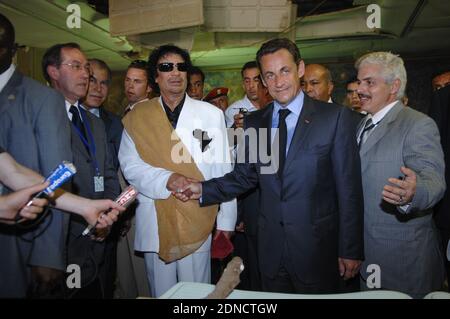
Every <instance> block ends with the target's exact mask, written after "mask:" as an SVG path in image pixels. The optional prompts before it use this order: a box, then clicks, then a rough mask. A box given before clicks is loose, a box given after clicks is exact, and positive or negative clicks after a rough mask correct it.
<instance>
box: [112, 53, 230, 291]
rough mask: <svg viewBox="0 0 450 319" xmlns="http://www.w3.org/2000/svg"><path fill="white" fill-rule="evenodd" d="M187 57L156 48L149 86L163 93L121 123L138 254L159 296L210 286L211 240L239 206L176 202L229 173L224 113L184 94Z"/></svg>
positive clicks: (224, 228) (123, 163) (227, 224)
mask: <svg viewBox="0 0 450 319" xmlns="http://www.w3.org/2000/svg"><path fill="white" fill-rule="evenodd" d="M190 67H191V60H190V57H189V54H188V53H187V52H186V51H185V50H183V49H180V48H178V47H176V46H172V45H164V46H161V47H159V48H157V49H155V50H154V51H153V52H152V53H151V55H150V57H149V61H148V72H149V80H150V84H151V86H152V88H153V90H154V91H156V92H158V93H160V94H161V97H160V98H154V99H152V100H150V101H148V102H144V103H139V104H138V105H136V106H135V108H134V109H133V111H132V112H130V113H128V114H127V115H126V116H125V118H124V120H123V123H124V128H125V130H124V132H123V136H122V142H121V145H120V150H119V161H120V165H121V168H122V171H123V174H124V176H125V178H126V179H127V180H128V181H129V182H130V184H132V185H133V186H135V187H136V188H137V189H138V191H139V195H138V200H139V204H138V207H137V209H136V227H137V229H136V237H135V247H134V248H135V250H137V251H139V252H143V253H144V258H145V263H146V270H147V278H148V281H149V286H150V289H151V292H152V295H153V296H154V297H159V296H161V295H162V294H163V293H164V292H166V291H167V290H168V289H169V288H171V287H172V286H173V285H175V284H176V283H177V282H178V281H189V282H204V283H209V282H210V277H211V269H210V249H211V233H212V231H213V228H214V222H215V221H216V216H217V232H216V235H215V236H219V235H220V234H221V233H223V234H224V235H225V236H227V237H229V236H230V232H231V231H233V230H234V226H235V222H236V201H235V200H231V201H229V202H226V203H223V204H222V205H221V206H220V209H219V208H218V206H213V207H211V208H200V207H199V205H198V203H197V202H195V201H191V202H188V203H182V202H180V201H177V200H176V199H175V198H174V197H173V196H171V194H174V193H175V192H177V191H178V190H179V189H181V188H182V187H183V186H185V185H186V184H187V183H188V181H187V180H186V179H185V178H184V177H182V176H181V175H180V174H183V175H185V176H189V177H191V178H194V179H196V180H203V179H205V178H206V179H209V178H213V177H218V176H222V175H223V174H224V173H226V172H229V171H231V163H230V156H229V152H228V149H227V146H228V141H227V134H226V128H225V119H224V115H223V112H222V111H220V110H219V109H217V108H215V107H213V106H212V105H210V104H209V103H206V102H202V101H198V100H195V99H192V98H190V97H189V96H188V95H187V94H186V87H187V83H188V78H187V71H188V70H189V69H190Z"/></svg>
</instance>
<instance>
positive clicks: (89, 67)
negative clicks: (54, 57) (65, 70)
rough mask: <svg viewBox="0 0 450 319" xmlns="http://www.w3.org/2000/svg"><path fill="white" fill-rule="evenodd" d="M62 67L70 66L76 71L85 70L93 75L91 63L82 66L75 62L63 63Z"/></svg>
mask: <svg viewBox="0 0 450 319" xmlns="http://www.w3.org/2000/svg"><path fill="white" fill-rule="evenodd" d="M61 65H68V66H70V68H71V69H72V70H74V71H81V70H82V69H84V70H85V71H86V72H87V73H91V66H90V64H89V63H86V64H85V65H82V64H81V63H79V62H73V63H61Z"/></svg>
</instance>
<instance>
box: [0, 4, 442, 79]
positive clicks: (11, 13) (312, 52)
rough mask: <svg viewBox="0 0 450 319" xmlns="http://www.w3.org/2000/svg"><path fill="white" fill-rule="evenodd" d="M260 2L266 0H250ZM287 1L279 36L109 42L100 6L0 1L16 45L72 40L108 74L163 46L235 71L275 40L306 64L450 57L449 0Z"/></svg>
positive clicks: (208, 34)
mask: <svg viewBox="0 0 450 319" xmlns="http://www.w3.org/2000/svg"><path fill="white" fill-rule="evenodd" d="M147 1H148V0H147ZM167 1H170V0H167ZM196 1H202V0H196ZM203 1H210V2H211V1H215V2H216V3H218V2H220V1H221V0H203ZM223 1H224V2H226V1H231V0H223ZM233 1H236V0H233ZM258 1H261V2H259V3H262V2H263V1H266V2H267V1H268V0H253V2H255V3H256V2H258ZM277 1H278V2H283V0H281V1H280V0H277ZM131 2H137V0H130V3H131ZM71 3H75V4H78V5H79V6H80V8H81V28H79V29H77V28H72V29H71V28H68V27H67V25H66V20H67V17H68V15H69V14H70V13H68V12H66V8H67V6H68V5H69V4H71ZM226 3H229V2H226ZM292 3H293V4H295V5H297V7H296V10H295V12H296V13H295V17H294V18H293V23H291V25H290V26H289V27H288V28H286V29H285V30H284V32H283V33H276V32H222V31H220V32H213V31H210V30H208V28H207V27H205V26H202V25H199V26H194V27H186V28H181V29H174V30H164V31H156V32H152V33H144V34H134V35H128V36H124V35H123V36H111V35H110V21H109V18H108V1H106V0H100V1H95V0H89V1H87V0H86V1H68V0H27V1H17V0H0V11H1V12H2V14H5V15H6V16H7V17H9V18H10V19H11V21H12V22H13V24H14V26H15V28H16V40H17V42H18V43H19V44H20V45H25V46H29V47H37V48H47V47H49V46H51V45H53V44H55V43H60V42H78V43H79V44H80V45H81V46H82V48H83V50H84V51H85V52H86V53H87V55H88V56H89V57H96V58H100V59H103V60H105V61H107V62H108V64H109V65H110V66H111V67H112V68H113V69H114V70H123V69H125V68H126V66H127V65H128V63H129V62H130V60H132V59H135V58H144V59H145V58H146V57H147V56H148V53H149V52H150V51H151V49H152V48H154V47H155V46H157V45H160V44H165V43H169V42H171V43H175V44H177V45H180V46H182V47H185V48H190V51H191V56H192V59H193V61H194V64H196V65H198V66H200V67H202V68H204V69H205V70H207V71H208V70H209V71H212V70H223V69H234V68H240V66H241V65H242V64H243V63H245V62H247V61H248V60H252V59H254V57H255V53H256V51H257V49H258V47H259V46H260V45H261V43H263V42H264V41H266V40H267V39H270V38H273V37H276V36H288V37H290V38H292V39H295V41H296V43H297V45H298V46H299V48H300V50H301V52H302V56H303V57H304V58H305V59H306V60H307V62H309V61H316V62H340V61H353V60H354V59H355V57H357V56H359V55H361V54H362V53H364V52H367V51H373V50H389V51H392V52H396V53H400V54H402V55H403V56H406V57H408V58H449V57H450V41H449V39H450V1H441V0H348V1H344V0H343V1H335V0H328V1H327V0H295V1H292ZM370 4H377V5H378V6H379V7H380V9H381V11H380V21H381V27H380V28H373V29H370V28H369V27H368V25H367V20H368V19H370V15H371V14H372V12H367V8H368V6H369V5H370Z"/></svg>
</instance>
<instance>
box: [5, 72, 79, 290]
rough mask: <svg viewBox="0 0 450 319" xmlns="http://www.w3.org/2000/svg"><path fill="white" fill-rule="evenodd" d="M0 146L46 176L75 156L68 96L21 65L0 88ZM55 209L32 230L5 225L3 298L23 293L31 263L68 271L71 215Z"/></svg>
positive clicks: (17, 159)
mask: <svg viewBox="0 0 450 319" xmlns="http://www.w3.org/2000/svg"><path fill="white" fill-rule="evenodd" d="M0 146H2V147H3V148H4V149H5V150H6V151H8V152H9V153H10V154H11V155H12V156H13V157H14V158H15V160H16V161H17V162H19V163H20V164H22V165H24V166H26V167H29V168H31V169H33V170H35V171H37V172H39V173H40V174H42V175H44V176H46V175H48V173H49V172H50V171H52V170H53V169H54V168H55V167H56V166H57V165H58V164H60V163H61V161H63V160H68V161H72V151H71V149H70V127H69V121H68V118H67V115H66V111H65V110H64V99H63V97H62V96H61V95H60V94H59V93H57V92H56V91H54V90H51V89H50V88H47V87H45V86H43V85H42V84H39V83H38V82H36V81H34V80H32V79H30V78H27V77H24V76H23V75H22V74H20V72H18V71H17V70H16V71H15V72H14V74H13V76H12V77H11V79H10V80H9V81H8V83H7V84H6V86H5V87H4V88H3V90H2V91H1V92H0ZM52 212H53V213H52V214H49V215H48V216H47V218H46V219H45V220H44V221H43V222H42V223H41V224H40V225H39V227H37V228H35V229H33V230H30V231H25V232H24V231H19V230H17V229H14V228H13V227H10V226H2V227H0V260H1V262H0V297H3V296H7V297H23V296H24V294H25V291H26V288H27V285H28V278H27V277H28V276H27V273H28V269H27V266H28V265H38V266H46V267H50V268H56V269H64V270H65V260H64V256H65V255H64V252H65V239H66V236H67V221H68V216H67V214H64V213H61V212H59V211H57V210H52Z"/></svg>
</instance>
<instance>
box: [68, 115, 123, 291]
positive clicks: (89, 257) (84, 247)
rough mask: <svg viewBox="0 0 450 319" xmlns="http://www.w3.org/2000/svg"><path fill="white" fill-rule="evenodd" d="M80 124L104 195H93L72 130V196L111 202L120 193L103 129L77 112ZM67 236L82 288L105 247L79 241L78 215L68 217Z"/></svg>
mask: <svg viewBox="0 0 450 319" xmlns="http://www.w3.org/2000/svg"><path fill="white" fill-rule="evenodd" d="M79 110H80V112H81V113H82V115H83V120H84V121H87V122H88V123H89V128H90V130H91V132H92V137H93V138H94V140H95V148H96V156H95V157H96V159H97V163H98V166H99V170H100V175H101V176H104V191H103V192H95V189H94V176H95V169H94V165H93V161H92V158H91V156H90V154H89V153H88V151H87V149H86V147H85V146H84V144H83V143H82V142H81V140H80V138H79V136H78V134H77V132H76V131H75V129H74V128H73V127H72V130H71V132H72V151H73V156H74V164H75V166H76V168H77V174H76V175H75V176H74V178H73V183H72V190H73V192H74V193H75V194H77V195H80V196H83V197H86V198H91V199H103V198H109V199H115V198H116V197H117V195H118V194H119V192H120V188H119V181H118V178H117V171H116V170H115V168H114V167H113V164H112V159H111V157H110V155H109V152H108V150H107V149H108V146H107V142H106V141H107V139H106V133H105V127H104V125H103V122H102V121H101V120H100V119H99V118H97V117H95V116H94V115H92V114H91V113H89V112H87V111H85V110H83V109H82V108H79ZM70 217H71V218H70V232H69V241H68V242H69V245H68V263H69V264H78V265H80V267H81V285H82V287H84V286H85V285H86V284H87V283H88V282H89V281H90V280H91V279H93V278H95V273H96V272H98V268H99V265H100V264H101V263H102V262H103V258H104V250H105V243H104V242H95V241H92V240H91V239H90V238H89V236H86V237H80V234H81V233H82V232H83V230H84V229H85V228H86V226H87V224H86V222H85V221H84V219H83V218H81V217H80V216H78V215H71V216H70Z"/></svg>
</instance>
